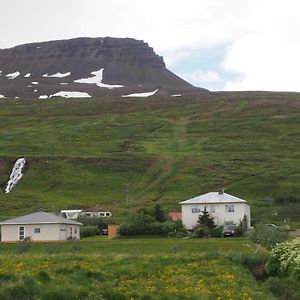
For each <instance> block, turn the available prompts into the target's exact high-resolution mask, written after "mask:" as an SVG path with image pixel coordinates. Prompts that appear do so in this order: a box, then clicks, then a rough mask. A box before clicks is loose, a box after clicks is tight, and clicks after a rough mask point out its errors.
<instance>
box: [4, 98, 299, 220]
mask: <svg viewBox="0 0 300 300" xmlns="http://www.w3.org/2000/svg"><path fill="white" fill-rule="evenodd" d="M0 116H1V117H0V140H1V143H0V180H1V182H4V181H5V180H6V179H7V177H8V175H9V172H10V168H11V167H12V165H13V162H14V161H15V159H16V158H18V157H21V156H24V157H26V158H27V159H28V161H29V168H28V171H27V173H26V175H25V176H24V177H23V178H22V180H21V181H20V182H19V183H18V184H17V186H16V187H15V189H14V190H13V191H12V192H11V193H9V194H4V193H3V194H2V193H1V194H0V203H1V207H2V210H1V215H0V217H1V218H5V217H7V216H12V215H18V214H20V213H23V212H31V211H32V210H36V209H41V208H42V209H45V210H54V211H55V210H60V209H62V208H79V207H94V208H95V207H96V208H97V209H102V210H103V209H109V210H112V211H113V213H114V215H115V216H117V217H122V216H123V215H124V214H126V212H127V211H128V210H134V209H137V208H138V207H141V206H144V205H148V204H151V203H152V202H153V201H159V202H160V203H161V204H163V205H164V206H165V207H167V208H168V209H169V210H178V209H180V208H179V205H178V202H179V201H181V200H185V199H188V198H190V197H192V196H196V195H199V194H202V193H205V192H208V191H216V190H218V189H220V188H222V187H225V189H226V191H227V192H228V193H231V194H234V195H236V196H238V197H241V198H243V199H245V200H248V201H249V202H250V203H251V204H253V216H254V219H260V218H265V217H267V218H269V219H274V218H275V219H276V218H278V219H284V218H292V219H293V218H294V219H297V218H299V210H300V200H299V196H298V195H299V193H300V186H299V182H300V155H299V149H300V124H299V119H300V95H299V94H293V93H254V92H253V93H206V94H201V95H200V96H199V97H198V98H196V97H194V98H192V97H191V98H187V97H185V98H184V97H176V98H174V97H173V98H160V99H157V98H155V99H154V98H153V99H151V98H147V99H130V98H128V99H127V98H126V99H125V98H114V99H112V98H101V99H96V98H94V99H89V100H59V99H57V100H51V101H45V100H44V101H41V100H32V101H25V102H24V101H8V100H0ZM127 185H128V189H129V206H126V194H125V190H126V187H127ZM282 203H284V205H282ZM297 216H298V217H297Z"/></svg>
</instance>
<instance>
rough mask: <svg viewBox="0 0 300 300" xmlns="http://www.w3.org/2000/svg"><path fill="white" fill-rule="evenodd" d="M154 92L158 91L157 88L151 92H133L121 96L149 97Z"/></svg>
mask: <svg viewBox="0 0 300 300" xmlns="http://www.w3.org/2000/svg"><path fill="white" fill-rule="evenodd" d="M156 92H158V89H157V90H155V91H153V92H146V93H134V94H129V95H123V96H122V97H123V98H126V97H150V96H153V95H154V94H155V93H156Z"/></svg>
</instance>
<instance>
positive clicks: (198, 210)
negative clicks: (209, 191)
mask: <svg viewBox="0 0 300 300" xmlns="http://www.w3.org/2000/svg"><path fill="white" fill-rule="evenodd" d="M199 212H200V208H198V207H193V208H192V214H196V213H199Z"/></svg>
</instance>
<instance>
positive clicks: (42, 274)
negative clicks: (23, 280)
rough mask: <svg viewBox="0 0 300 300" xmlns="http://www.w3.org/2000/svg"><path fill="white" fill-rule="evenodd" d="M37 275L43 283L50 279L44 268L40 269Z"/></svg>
mask: <svg viewBox="0 0 300 300" xmlns="http://www.w3.org/2000/svg"><path fill="white" fill-rule="evenodd" d="M37 277H38V279H39V280H40V281H41V282H43V283H47V282H49V281H50V280H51V277H50V275H49V274H48V273H47V272H46V271H44V270H42V271H40V272H39V273H38V276H37Z"/></svg>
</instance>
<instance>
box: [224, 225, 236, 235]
mask: <svg viewBox="0 0 300 300" xmlns="http://www.w3.org/2000/svg"><path fill="white" fill-rule="evenodd" d="M236 234H237V231H236V227H235V225H233V224H227V225H224V228H223V236H235V235H236Z"/></svg>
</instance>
